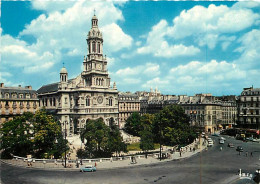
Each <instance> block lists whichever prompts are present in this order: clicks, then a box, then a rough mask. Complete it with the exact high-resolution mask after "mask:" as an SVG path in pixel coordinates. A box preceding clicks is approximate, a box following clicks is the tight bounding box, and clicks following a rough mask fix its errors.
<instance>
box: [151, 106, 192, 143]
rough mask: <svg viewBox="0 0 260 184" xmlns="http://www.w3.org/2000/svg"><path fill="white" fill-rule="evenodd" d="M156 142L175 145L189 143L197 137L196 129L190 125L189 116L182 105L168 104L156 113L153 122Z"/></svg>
mask: <svg viewBox="0 0 260 184" xmlns="http://www.w3.org/2000/svg"><path fill="white" fill-rule="evenodd" d="M153 133H154V135H156V136H155V142H160V139H161V142H162V144H165V145H171V146H174V145H176V144H188V143H190V142H192V141H193V140H194V139H195V138H196V131H195V129H194V128H193V127H191V126H190V125H189V117H188V116H187V115H186V114H185V113H184V110H183V108H182V107H181V106H178V105H170V106H166V107H165V108H164V109H163V110H162V111H160V113H158V114H156V117H155V121H154V124H153Z"/></svg>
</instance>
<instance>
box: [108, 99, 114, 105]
mask: <svg viewBox="0 0 260 184" xmlns="http://www.w3.org/2000/svg"><path fill="white" fill-rule="evenodd" d="M108 103H109V106H112V105H113V99H112V98H109V100H108Z"/></svg>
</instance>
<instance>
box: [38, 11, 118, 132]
mask: <svg viewBox="0 0 260 184" xmlns="http://www.w3.org/2000/svg"><path fill="white" fill-rule="evenodd" d="M87 46H88V54H87V57H85V56H84V61H83V67H84V69H83V71H82V72H81V74H80V75H78V76H77V77H76V78H74V79H70V80H68V72H67V70H66V68H65V67H63V68H62V69H61V71H60V82H57V83H53V84H48V85H44V86H42V87H41V88H40V89H38V90H37V93H38V98H39V105H40V107H45V109H46V110H48V111H50V112H52V113H53V114H54V115H55V116H56V117H57V118H58V120H59V121H60V122H61V126H62V130H63V131H64V132H66V135H67V136H70V135H74V134H78V133H79V132H80V130H81V129H82V128H84V126H85V124H86V121H87V120H88V119H98V118H102V119H103V120H104V122H105V123H106V124H107V125H108V126H110V125H111V123H115V124H118V114H119V113H118V91H117V87H116V84H115V83H114V84H113V86H112V87H110V77H109V75H108V70H107V60H106V57H105V56H104V55H103V37H102V33H101V32H100V30H99V28H98V19H97V17H96V16H95V15H94V16H93V17H92V27H91V29H90V31H89V33H88V35H87Z"/></svg>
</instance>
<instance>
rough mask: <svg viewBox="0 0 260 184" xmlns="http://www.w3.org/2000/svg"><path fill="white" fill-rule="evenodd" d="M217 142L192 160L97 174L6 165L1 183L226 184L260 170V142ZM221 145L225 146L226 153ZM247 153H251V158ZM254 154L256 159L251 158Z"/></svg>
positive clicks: (112, 170)
mask: <svg viewBox="0 0 260 184" xmlns="http://www.w3.org/2000/svg"><path fill="white" fill-rule="evenodd" d="M217 139H218V138H217V137H213V140H214V146H213V147H210V148H209V149H208V150H207V151H203V152H202V153H199V154H196V155H194V156H192V157H190V158H186V159H182V160H177V161H169V162H163V163H159V164H152V165H146V166H136V167H125V168H115V169H104V170H98V171H97V172H94V173H81V172H79V171H59V170H40V169H32V168H21V167H15V166H10V165H7V164H4V163H2V165H1V182H2V183H3V184H17V183H19V184H20V183H23V184H76V183H77V184H78V183H82V184H83V183H86V184H87V183H89V184H91V183H102V184H110V183H111V184H112V183H113V184H114V183H120V184H121V183H129V184H130V183H133V184H134V183H137V184H141V183H144V184H146V183H158V184H159V183H161V184H167V183H169V184H172V183H178V184H182V183H183V184H198V183H203V184H210V183H216V184H217V183H218V184H219V183H225V184H226V183H229V182H231V181H232V180H234V179H235V178H237V176H236V174H238V170H239V168H241V169H242V172H249V173H253V172H254V171H255V170H256V169H258V168H260V160H259V159H260V143H253V142H247V143H245V142H242V141H239V140H235V139H234V138H230V137H226V139H227V140H226V141H225V144H224V145H220V144H219V143H218V140H217ZM229 142H232V143H233V144H234V145H235V148H229V147H227V144H228V143H229ZM220 146H222V147H223V150H222V151H220ZM236 146H242V147H243V148H244V152H243V153H241V155H239V154H238V152H237V151H236V150H235V149H236ZM246 151H248V156H247V157H246V154H245V153H246ZM251 152H253V157H251V155H250V153H251ZM232 183H233V182H232Z"/></svg>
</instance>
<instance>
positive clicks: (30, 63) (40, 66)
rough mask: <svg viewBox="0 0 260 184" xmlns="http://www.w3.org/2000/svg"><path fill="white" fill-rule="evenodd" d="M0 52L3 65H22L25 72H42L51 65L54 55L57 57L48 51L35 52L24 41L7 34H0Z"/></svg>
mask: <svg viewBox="0 0 260 184" xmlns="http://www.w3.org/2000/svg"><path fill="white" fill-rule="evenodd" d="M0 52H1V56H2V64H3V66H12V67H22V68H23V72H25V73H35V72H44V71H46V70H48V69H49V68H50V67H51V66H53V64H54V63H55V57H58V56H55V57H54V55H53V54H52V53H50V52H48V51H46V52H37V51H36V50H34V49H33V48H32V47H31V46H28V45H27V43H26V42H24V41H20V40H18V39H15V38H13V37H11V36H9V35H3V36H2V45H1V51H0ZM46 61H48V62H47V63H48V64H46ZM30 68H33V69H32V70H31V69H30Z"/></svg>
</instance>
